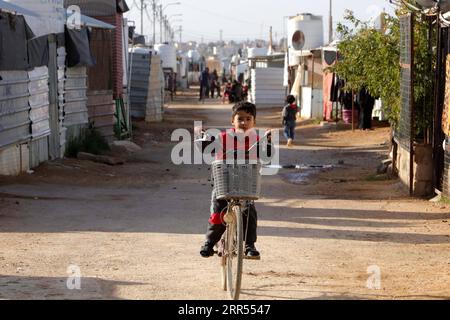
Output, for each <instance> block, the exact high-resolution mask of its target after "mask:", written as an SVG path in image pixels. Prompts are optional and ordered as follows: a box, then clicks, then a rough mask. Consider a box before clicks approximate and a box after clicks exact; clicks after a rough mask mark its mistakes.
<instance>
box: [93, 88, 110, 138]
mask: <svg viewBox="0 0 450 320" xmlns="http://www.w3.org/2000/svg"><path fill="white" fill-rule="evenodd" d="M87 97H88V112H89V123H90V124H93V126H94V128H96V129H97V130H98V131H99V132H100V133H101V135H102V136H104V137H105V138H106V140H108V142H112V141H113V140H114V124H115V117H114V114H115V102H114V100H113V93H112V91H108V90H105V91H88V93H87Z"/></svg>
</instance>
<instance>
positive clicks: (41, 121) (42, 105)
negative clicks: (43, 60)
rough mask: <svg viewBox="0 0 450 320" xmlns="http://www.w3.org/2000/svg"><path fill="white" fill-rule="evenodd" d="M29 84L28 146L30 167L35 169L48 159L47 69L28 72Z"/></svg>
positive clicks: (41, 68)
mask: <svg viewBox="0 0 450 320" xmlns="http://www.w3.org/2000/svg"><path fill="white" fill-rule="evenodd" d="M28 77H29V79H30V82H29V83H28V91H29V94H30V97H29V105H30V120H31V141H30V144H29V154H30V167H31V168H34V167H37V166H38V165H39V164H41V163H42V162H44V161H47V160H48V159H49V154H48V136H49V135H50V122H49V118H50V115H49V96H48V95H49V86H48V79H49V75H48V68H47V67H38V68H35V69H34V70H32V71H29V72H28Z"/></svg>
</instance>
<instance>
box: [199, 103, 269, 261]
mask: <svg viewBox="0 0 450 320" xmlns="http://www.w3.org/2000/svg"><path fill="white" fill-rule="evenodd" d="M255 119H256V107H255V105H254V104H252V103H249V102H240V103H237V104H236V105H235V106H234V107H233V109H232V116H231V124H232V125H233V126H234V128H233V129H231V130H228V131H227V132H222V133H221V135H220V137H219V138H220V142H221V148H220V149H221V150H219V152H218V153H217V156H216V159H221V160H226V157H227V155H228V154H229V152H228V151H230V150H227V149H228V148H230V147H231V148H232V149H231V151H236V150H238V149H239V147H242V146H243V147H244V148H245V151H249V148H250V147H251V143H250V141H252V139H251V138H252V135H254V136H253V138H254V139H253V140H254V141H255V142H256V141H259V137H258V136H257V135H256V131H255V129H254V127H255V124H256V120H255ZM236 133H240V134H242V135H244V136H245V137H246V141H245V143H242V144H239V146H238V144H237V143H236V142H235V143H230V139H233V137H235V136H236ZM266 135H267V140H268V143H267V156H268V157H271V153H272V149H271V144H270V139H271V135H270V130H268V131H267V132H266ZM227 141H228V143H227ZM258 144H259V143H258ZM235 156H236V155H235ZM256 156H257V157H258V158H259V156H260V155H259V146H258V148H257V151H256ZM215 195H216V193H215V189H213V191H212V195H211V216H210V218H209V223H208V229H207V232H206V241H205V244H204V245H203V246H202V247H201V249H200V255H201V256H202V257H204V258H208V257H210V256H212V255H214V245H215V244H216V243H217V242H218V241H219V240H220V238H221V237H222V234H223V233H224V232H225V230H226V228H225V226H224V224H223V222H222V219H221V213H222V212H224V210H225V209H226V207H227V201H226V200H217V199H216V196H215ZM247 204H248V205H247V208H246V209H245V210H244V211H243V221H244V230H247V237H246V243H245V255H246V257H247V258H249V259H256V260H258V259H260V254H259V252H258V250H256V248H255V242H256V228H257V212H256V209H255V204H254V203H253V201H249V202H248V203H247ZM247 220H248V226H247Z"/></svg>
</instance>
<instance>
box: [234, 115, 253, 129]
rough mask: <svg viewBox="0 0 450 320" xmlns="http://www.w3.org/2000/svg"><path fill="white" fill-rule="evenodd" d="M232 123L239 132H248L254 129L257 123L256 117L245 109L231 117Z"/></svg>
mask: <svg viewBox="0 0 450 320" xmlns="http://www.w3.org/2000/svg"><path fill="white" fill-rule="evenodd" d="M231 124H232V125H233V126H234V128H235V129H236V131H238V132H246V131H248V130H250V129H253V128H254V127H255V124H256V120H255V117H254V116H253V115H251V114H250V113H247V112H245V111H238V113H237V114H236V115H235V116H234V117H233V118H232V119H231Z"/></svg>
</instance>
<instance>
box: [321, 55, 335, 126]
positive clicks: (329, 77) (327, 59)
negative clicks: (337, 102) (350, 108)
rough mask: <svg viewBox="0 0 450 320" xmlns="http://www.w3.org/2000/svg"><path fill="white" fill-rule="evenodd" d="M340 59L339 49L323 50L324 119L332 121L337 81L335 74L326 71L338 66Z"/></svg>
mask: <svg viewBox="0 0 450 320" xmlns="http://www.w3.org/2000/svg"><path fill="white" fill-rule="evenodd" d="M338 58H339V53H338V50H337V47H335V46H327V47H323V48H322V65H323V67H322V68H323V70H325V71H324V74H323V119H324V120H332V117H333V106H334V102H333V101H332V97H331V87H332V86H333V81H334V79H335V75H334V73H332V72H330V71H326V69H327V68H329V67H332V66H334V65H335V64H336V62H337V61H338Z"/></svg>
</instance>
